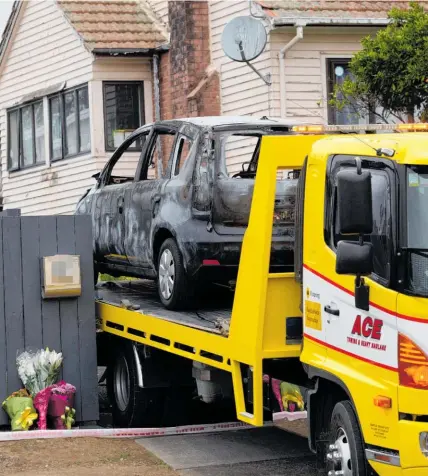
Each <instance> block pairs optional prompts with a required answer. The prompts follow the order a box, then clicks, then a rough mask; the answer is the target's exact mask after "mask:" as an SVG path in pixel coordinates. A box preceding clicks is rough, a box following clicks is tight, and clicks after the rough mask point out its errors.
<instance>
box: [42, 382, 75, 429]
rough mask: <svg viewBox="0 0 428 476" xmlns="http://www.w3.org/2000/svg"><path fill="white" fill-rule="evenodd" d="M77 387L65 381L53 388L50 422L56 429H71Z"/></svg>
mask: <svg viewBox="0 0 428 476" xmlns="http://www.w3.org/2000/svg"><path fill="white" fill-rule="evenodd" d="M75 393H76V387H75V386H74V385H71V384H69V383H65V382H64V381H61V382H59V383H58V384H57V385H53V386H52V387H51V396H50V400H49V406H48V420H49V423H50V426H51V427H53V428H54V429H59V430H63V429H65V428H67V429H68V430H70V429H71V426H72V424H73V423H74V415H75V413H76V411H75V410H74V408H73V406H74V395H75Z"/></svg>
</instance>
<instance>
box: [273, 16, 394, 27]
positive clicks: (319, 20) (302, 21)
mask: <svg viewBox="0 0 428 476" xmlns="http://www.w3.org/2000/svg"><path fill="white" fill-rule="evenodd" d="M389 22H390V20H389V19H388V18H326V17H300V18H298V17H278V18H273V19H272V26H273V27H274V28H275V27H280V26H381V27H382V26H386V25H388V24H389Z"/></svg>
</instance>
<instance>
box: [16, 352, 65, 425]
mask: <svg viewBox="0 0 428 476" xmlns="http://www.w3.org/2000/svg"><path fill="white" fill-rule="evenodd" d="M62 360H63V359H62V354H61V353H57V352H55V351H54V350H52V351H51V350H49V349H48V348H46V349H42V350H38V351H37V352H29V351H25V352H22V353H21V354H19V355H18V357H17V359H16V365H17V368H18V374H19V377H20V379H21V380H22V383H23V384H24V385H25V388H26V389H27V390H28V391H29V392H30V394H31V396H32V397H33V398H34V406H35V408H36V409H37V411H38V412H39V420H38V422H37V424H38V427H39V429H40V430H45V429H46V415H47V409H48V404H49V398H50V396H51V390H52V385H53V384H54V383H55V382H56V381H57V380H58V377H59V371H60V368H61V365H62Z"/></svg>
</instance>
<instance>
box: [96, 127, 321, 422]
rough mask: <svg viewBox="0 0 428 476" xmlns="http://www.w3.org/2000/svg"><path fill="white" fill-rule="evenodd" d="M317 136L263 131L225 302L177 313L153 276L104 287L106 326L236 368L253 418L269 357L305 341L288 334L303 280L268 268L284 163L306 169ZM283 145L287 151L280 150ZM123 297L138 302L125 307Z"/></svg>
mask: <svg viewBox="0 0 428 476" xmlns="http://www.w3.org/2000/svg"><path fill="white" fill-rule="evenodd" d="M317 140H319V136H315V135H314V136H299V135H296V136H282V137H279V136H272V137H264V138H263V142H262V147H261V152H260V159H259V166H258V170H257V176H256V179H255V184H254V193H253V200H252V205H251V212H250V218H249V223H248V227H247V229H246V232H245V235H244V239H243V243H242V250H241V258H240V263H239V272H238V279H237V284H236V290H235V294H234V297H233V298H232V296H231V295H229V296H230V302H228V303H227V305H223V303H220V301H217V303H218V304H216V305H215V306H213V307H212V308H211V309H208V310H207V311H203V312H201V311H200V312H198V313H196V312H186V313H182V312H180V313H176V312H170V311H166V310H164V309H163V307H161V306H160V304H159V301H158V300H157V298H155V292H156V290H155V287H154V286H153V285H151V286H150V285H149V284H148V283H147V282H146V284H144V287H145V289H146V291H145V292H144V293H143V294H142V293H141V289H140V290H139V291H138V292H136V289H134V290H133V288H134V287H135V286H138V285H137V283H133V282H131V283H130V284H128V283H127V284H126V285H125V286H124V287H121V288H119V290H120V292H118V289H108V286H106V287H104V288H102V289H99V290H98V295H99V297H98V299H97V302H96V307H97V317H98V319H99V321H100V324H101V325H100V327H101V329H102V331H105V332H107V333H110V334H113V335H115V336H117V337H121V338H125V339H129V340H131V341H135V342H138V343H141V344H144V345H148V346H152V347H155V348H158V349H161V350H165V351H167V352H171V353H174V354H176V355H179V356H182V357H185V358H188V359H191V360H194V361H198V362H201V363H203V364H206V365H209V366H213V367H216V368H219V369H221V370H225V371H227V372H230V373H231V374H232V382H233V389H234V396H235V402H236V410H237V415H238V418H239V419H240V420H241V421H244V422H246V423H249V424H251V425H255V426H261V425H263V415H264V409H263V362H264V360H267V359H287V358H298V357H299V356H300V353H301V348H302V347H301V340H300V339H294V338H293V339H292V340H291V341H289V342H287V335H288V334H287V329H288V327H289V326H288V322H289V319H292V320H293V321H290V322H294V321H295V319H296V317H299V318H301V316H302V313H301V310H300V301H301V287H300V284H299V283H297V282H296V281H295V276H294V273H273V274H272V273H269V262H270V250H271V243H272V218H273V210H274V203H275V193H276V176H277V172H278V169H286V170H293V169H300V168H301V167H302V165H303V162H304V159H305V157H306V155H307V154H308V153H309V151H310V149H311V147H312V144H313V143H314V142H316V141H317ZM281 150H286V151H287V154H281V153H278V151H281ZM266 210H272V213H266ZM141 286H143V284H142V283H141ZM126 287H128V290H125V289H126ZM149 290H150V292H149ZM123 299H127V300H129V301H131V304H137V305H139V306H140V309H139V310H138V311H133V310H130V309H127V308H124V307H123V305H121V300H123ZM232 299H233V309H232V302H231V301H232ZM133 300H136V301H139V300H141V304H140V303H136V302H135V303H134V302H132V301H133ZM218 318H220V319H225V318H226V322H227V323H228V325H227V327H229V323H230V327H229V329H228V333H225V334H222V333H221V332H219V331H217V332H216V327H217V322H218V321H217V319H218ZM248 371H251V373H252V390H253V405H252V412H251V413H249V412H248V410H247V407H246V397H245V392H246V390H245V389H244V377H246V374H247V372H248ZM244 372H245V374H244Z"/></svg>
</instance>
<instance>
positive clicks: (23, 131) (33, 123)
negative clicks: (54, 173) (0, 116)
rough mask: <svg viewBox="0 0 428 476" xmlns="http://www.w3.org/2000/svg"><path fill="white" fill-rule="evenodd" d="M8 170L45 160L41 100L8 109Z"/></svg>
mask: <svg viewBox="0 0 428 476" xmlns="http://www.w3.org/2000/svg"><path fill="white" fill-rule="evenodd" d="M8 144H9V145H8V170H10V171H12V170H20V169H24V168H26V167H32V166H34V165H38V164H43V163H44V162H45V129H44V119H43V101H35V102H33V103H30V104H26V105H24V106H21V107H19V108H15V109H12V110H10V111H8Z"/></svg>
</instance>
